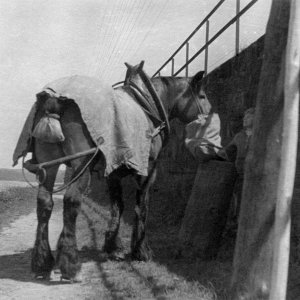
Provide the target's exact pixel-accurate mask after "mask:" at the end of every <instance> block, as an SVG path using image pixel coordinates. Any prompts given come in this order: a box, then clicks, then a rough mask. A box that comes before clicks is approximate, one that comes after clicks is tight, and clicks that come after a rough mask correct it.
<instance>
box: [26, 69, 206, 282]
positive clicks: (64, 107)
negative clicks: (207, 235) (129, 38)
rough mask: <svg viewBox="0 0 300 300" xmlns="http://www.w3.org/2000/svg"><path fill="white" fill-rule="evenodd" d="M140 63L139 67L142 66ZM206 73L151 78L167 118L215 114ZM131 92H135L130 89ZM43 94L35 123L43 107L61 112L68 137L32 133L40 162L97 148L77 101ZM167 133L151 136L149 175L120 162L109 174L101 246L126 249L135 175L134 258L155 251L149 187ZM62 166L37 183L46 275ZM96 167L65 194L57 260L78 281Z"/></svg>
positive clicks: (37, 268)
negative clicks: (84, 204)
mask: <svg viewBox="0 0 300 300" xmlns="http://www.w3.org/2000/svg"><path fill="white" fill-rule="evenodd" d="M138 67H140V68H141V66H138ZM138 67H134V68H132V69H131V71H134V70H135V71H136V70H137V68H138ZM130 76H131V75H130V74H129V77H130ZM202 76H203V72H199V73H198V74H197V75H195V76H194V77H193V78H174V77H158V78H152V79H151V83H152V85H153V86H154V88H155V90H156V93H157V95H158V96H159V98H160V100H161V102H162V104H163V107H164V110H165V112H166V114H167V116H168V118H169V120H170V119H172V118H178V119H180V120H181V121H182V122H184V123H188V122H191V121H193V120H195V119H196V118H197V117H198V115H199V114H210V113H211V105H210V104H209V102H208V100H207V98H206V96H205V93H204V92H203V91H202V90H201V79H202ZM117 91H118V92H119V93H121V94H122V93H124V94H127V95H128V90H127V88H126V87H119V88H118V89H117ZM129 94H130V93H129ZM130 96H131V97H132V94H130ZM40 98H42V99H38V100H39V101H37V112H36V114H35V119H34V126H35V125H36V124H37V123H38V121H39V120H40V119H41V117H42V116H44V115H45V112H47V113H51V114H55V115H59V116H60V124H61V128H62V132H63V134H64V136H65V140H64V141H62V142H60V143H45V142H42V141H40V140H39V139H37V138H33V141H32V147H33V148H32V152H33V158H34V160H35V161H36V162H37V163H43V162H47V161H51V160H54V159H58V158H61V157H64V156H66V155H71V154H75V153H78V152H81V151H84V150H87V149H91V148H93V147H95V142H94V141H93V139H92V137H91V135H90V132H89V131H88V129H87V126H86V124H85V123H84V121H83V118H82V114H81V111H80V110H79V108H78V106H77V105H76V103H75V102H74V101H72V100H71V99H64V100H62V99H60V98H59V97H53V96H50V95H47V94H43V96H42V97H40ZM102 109H103V110H105V109H106V108H105V107H103V108H102ZM107 113H109V112H107ZM153 123H155V122H152V121H151V118H149V129H151V130H152V129H154V127H155V125H153ZM165 138H166V133H164V132H161V133H159V134H157V135H155V136H153V138H152V142H151V149H150V154H149V156H148V157H149V164H148V175H147V176H142V175H139V174H137V172H136V171H135V170H134V169H133V168H130V167H128V166H125V165H122V164H121V165H120V167H118V168H117V169H115V170H113V171H112V172H111V173H110V174H109V175H108V176H107V177H106V179H107V184H108V190H109V196H110V199H111V220H110V222H109V225H108V229H107V231H106V234H105V244H104V248H103V249H104V251H105V252H107V253H110V254H113V253H118V252H120V251H122V245H121V241H120V239H119V237H118V231H119V226H120V218H121V216H122V212H123V208H124V205H123V200H122V188H121V180H122V178H124V177H125V176H128V175H132V176H134V178H135V180H136V182H137V186H138V188H137V192H136V206H135V221H134V226H133V232H132V241H131V257H132V259H136V260H148V259H149V258H151V250H150V248H149V246H148V243H147V239H146V235H145V223H146V221H147V214H148V203H149V188H150V186H151V185H152V184H153V182H154V180H155V176H156V161H157V158H158V155H159V153H160V151H161V149H162V147H163V144H164V139H165ZM103 157H104V156H103V155H97V157H96V158H95V163H96V162H97V160H100V159H101V158H103ZM90 158H91V155H89V156H86V157H81V158H77V159H74V160H72V161H71V162H70V166H71V168H72V171H73V173H74V174H75V175H76V174H77V173H78V172H79V171H80V170H81V169H82V168H83V166H84V165H85V164H86V162H87V161H88V160H89V159H90ZM58 168H59V165H55V166H51V167H49V168H48V169H47V177H46V180H45V181H44V182H43V183H41V184H40V185H39V190H38V196H37V217H38V226H37V234H36V241H35V244H34V248H33V252H32V263H31V267H32V271H33V273H34V274H35V275H36V276H38V277H44V278H45V277H47V276H48V275H49V274H50V272H51V270H52V268H53V267H54V264H55V260H54V258H53V256H52V254H51V249H50V246H49V241H48V222H49V219H50V217H51V212H52V208H53V200H52V191H53V186H54V181H55V177H56V174H57V171H58ZM92 168H93V165H89V167H88V168H87V170H86V171H85V172H84V173H83V174H82V175H81V176H80V177H79V179H78V180H77V181H76V182H74V183H72V184H71V185H70V186H69V187H68V188H67V190H66V193H65V195H64V199H63V203H64V206H63V229H62V232H61V234H60V237H59V240H58V244H57V257H56V264H57V266H58V267H59V268H60V270H61V273H62V277H64V278H67V279H70V280H74V279H75V278H76V275H77V274H78V272H79V270H80V263H79V258H78V251H77V245H76V218H77V215H78V212H79V210H80V202H81V195H82V193H83V192H84V191H85V189H86V188H87V186H88V184H89V181H90V171H91V170H92Z"/></svg>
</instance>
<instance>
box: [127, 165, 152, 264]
mask: <svg viewBox="0 0 300 300" xmlns="http://www.w3.org/2000/svg"><path fill="white" fill-rule="evenodd" d="M155 178H156V166H155V165H154V166H153V167H152V168H151V171H150V173H149V175H148V177H141V176H138V178H137V181H138V184H139V188H138V190H137V193H136V205H135V221H134V226H133V232H132V238H131V257H132V259H135V260H144V261H147V260H149V259H151V258H152V250H151V248H150V247H149V245H148V242H147V237H146V232H145V226H146V222H147V217H148V210H149V189H150V187H151V185H152V184H153V183H154V180H155Z"/></svg>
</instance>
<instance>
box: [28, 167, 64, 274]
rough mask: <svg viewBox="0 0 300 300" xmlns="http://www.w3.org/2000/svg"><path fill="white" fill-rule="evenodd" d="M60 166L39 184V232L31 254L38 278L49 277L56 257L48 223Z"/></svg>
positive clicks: (32, 264) (52, 170)
mask: <svg viewBox="0 0 300 300" xmlns="http://www.w3.org/2000/svg"><path fill="white" fill-rule="evenodd" d="M57 171H58V166H56V167H52V168H50V169H48V170H47V179H46V182H45V183H44V184H42V185H40V186H39V191H38V195H37V219H38V225H37V232H36V240H35V244H34V247H33V250H32V255H31V270H32V272H33V273H34V274H35V277H36V278H44V279H46V278H48V277H49V276H50V272H51V270H52V268H53V266H54V258H53V256H52V254H51V249H50V245H49V240H48V223H49V219H50V217H51V213H52V209H53V199H52V193H51V192H52V189H53V185H54V182H55V177H56V174H57Z"/></svg>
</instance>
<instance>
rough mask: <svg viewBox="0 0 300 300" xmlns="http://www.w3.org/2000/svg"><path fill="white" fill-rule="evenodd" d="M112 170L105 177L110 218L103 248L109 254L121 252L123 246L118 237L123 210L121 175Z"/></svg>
mask: <svg viewBox="0 0 300 300" xmlns="http://www.w3.org/2000/svg"><path fill="white" fill-rule="evenodd" d="M117 172H118V171H114V172H113V173H112V174H111V175H109V177H108V178H107V184H108V190H109V196H110V203H111V219H110V222H109V227H108V230H107V231H106V233H105V244H104V247H103V250H104V251H105V252H107V253H109V254H113V253H114V254H115V255H116V256H117V255H118V254H119V253H120V252H122V250H123V247H122V244H121V240H120V238H119V237H118V232H119V227H120V219H121V216H122V213H123V210H124V203H123V199H122V185H121V177H120V176H119V175H118V173H117Z"/></svg>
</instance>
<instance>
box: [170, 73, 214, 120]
mask: <svg viewBox="0 0 300 300" xmlns="http://www.w3.org/2000/svg"><path fill="white" fill-rule="evenodd" d="M203 74H204V72H203V71H200V72H198V73H197V74H196V75H195V76H194V77H192V78H187V80H186V81H185V85H184V88H183V89H182V91H181V92H180V93H178V94H177V95H176V98H175V100H174V106H173V111H172V115H173V117H177V118H178V119H179V120H180V121H182V122H184V123H189V122H191V121H193V120H195V119H197V118H198V116H199V115H208V114H210V113H211V104H210V103H209V101H208V99H207V96H206V94H205V92H204V90H203V85H202V78H203Z"/></svg>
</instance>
